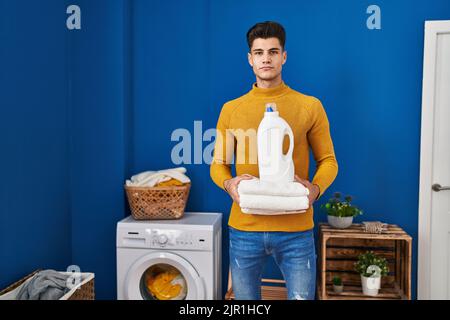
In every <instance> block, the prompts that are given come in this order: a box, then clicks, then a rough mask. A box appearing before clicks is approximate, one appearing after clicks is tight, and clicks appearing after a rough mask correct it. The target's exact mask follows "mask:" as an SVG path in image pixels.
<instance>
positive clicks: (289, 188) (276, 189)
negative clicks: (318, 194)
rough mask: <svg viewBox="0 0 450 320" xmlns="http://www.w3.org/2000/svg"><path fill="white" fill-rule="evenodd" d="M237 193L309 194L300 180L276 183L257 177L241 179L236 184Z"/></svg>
mask: <svg viewBox="0 0 450 320" xmlns="http://www.w3.org/2000/svg"><path fill="white" fill-rule="evenodd" d="M238 192H239V194H254V195H266V196H283V197H301V196H307V195H309V190H308V188H306V187H305V186H304V185H303V184H301V183H300V182H288V183H276V182H271V181H263V180H259V179H258V178H254V179H251V180H241V182H239V185H238Z"/></svg>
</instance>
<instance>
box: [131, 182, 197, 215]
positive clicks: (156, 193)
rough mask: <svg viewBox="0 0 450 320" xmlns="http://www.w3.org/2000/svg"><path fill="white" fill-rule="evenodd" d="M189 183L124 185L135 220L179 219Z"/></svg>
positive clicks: (187, 194) (187, 193)
mask: <svg viewBox="0 0 450 320" xmlns="http://www.w3.org/2000/svg"><path fill="white" fill-rule="evenodd" d="M190 188H191V184H190V183H187V184H184V185H182V186H165V187H134V186H127V185H125V191H126V193H127V198H128V203H129V205H130V209H131V214H132V216H133V218H134V219H136V220H154V219H179V218H181V217H182V216H183V215H184V209H185V208H186V203H187V200H188V197H189V190H190Z"/></svg>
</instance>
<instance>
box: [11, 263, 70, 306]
mask: <svg viewBox="0 0 450 320" xmlns="http://www.w3.org/2000/svg"><path fill="white" fill-rule="evenodd" d="M68 277H69V276H68V275H65V274H62V273H59V272H57V271H55V270H43V271H39V272H38V273H37V274H35V275H34V276H33V278H32V279H31V280H30V281H29V282H28V283H27V284H25V285H24V286H23V287H22V288H21V289H20V291H19V293H18V294H17V297H16V299H17V300H58V299H59V298H61V297H62V296H63V295H64V294H66V293H67V292H68V291H69V288H67V284H66V281H67V278H68Z"/></svg>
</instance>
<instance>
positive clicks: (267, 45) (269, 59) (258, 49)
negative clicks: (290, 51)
mask: <svg viewBox="0 0 450 320" xmlns="http://www.w3.org/2000/svg"><path fill="white" fill-rule="evenodd" d="M286 58H287V53H286V51H283V50H282V48H281V45H280V41H279V40H278V38H268V39H262V38H257V39H255V40H254V41H253V45H252V48H251V50H250V53H249V54H248V63H250V65H251V66H252V67H253V72H254V73H255V75H256V77H258V78H259V79H261V80H266V81H270V80H273V79H275V78H277V77H278V76H280V74H281V70H282V68H283V64H284V63H285V62H286Z"/></svg>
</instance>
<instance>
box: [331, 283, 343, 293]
mask: <svg viewBox="0 0 450 320" xmlns="http://www.w3.org/2000/svg"><path fill="white" fill-rule="evenodd" d="M333 291H334V292H335V293H342V291H344V285H343V284H341V285H340V286H337V285H335V284H333Z"/></svg>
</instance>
